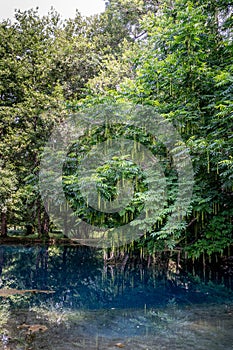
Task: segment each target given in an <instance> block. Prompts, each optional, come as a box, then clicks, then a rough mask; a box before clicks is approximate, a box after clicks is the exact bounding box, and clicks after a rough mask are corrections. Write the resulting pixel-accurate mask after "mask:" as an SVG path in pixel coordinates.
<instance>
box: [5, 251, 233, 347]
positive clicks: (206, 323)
mask: <svg viewBox="0 0 233 350" xmlns="http://www.w3.org/2000/svg"><path fill="white" fill-rule="evenodd" d="M0 272H1V280H0V283H1V288H0V302H1V304H0V334H1V338H0V339H1V343H0V349H4V350H13V349H14V350H37V349H38V350H39V349H47V350H50V349H51V350H52V349H56V350H74V349H87V350H92V349H95V350H97V349H99V350H105V349H117V348H124V349H131V350H134V349H135V350H136V349H149V350H155V349H169V350H170V349H190V348H191V349H202V350H208V349H211V350H221V349H227V350H228V349H233V292H232V277H231V276H225V277H224V275H221V274H219V273H218V272H216V271H208V279H207V278H206V276H205V273H202V274H199V275H197V274H195V275H194V276H193V274H191V273H189V272H188V271H183V270H182V269H180V270H179V271H176V269H174V262H171V263H170V264H169V266H168V267H167V266H166V267H164V266H163V265H162V264H160V263H159V262H158V264H156V265H150V266H149V267H146V266H144V265H143V263H141V262H140V261H136V260H135V261H132V260H131V259H129V260H128V261H126V259H123V260H122V262H121V263H119V264H113V262H111V261H108V262H106V261H105V262H104V260H103V252H101V251H98V250H93V249H90V248H86V247H72V246H70V247H40V246H37V247H7V246H1V247H0ZM211 277H212V280H211ZM6 290H7V291H6ZM17 290H20V291H21V292H20V294H18V293H17ZM32 290H33V292H30V291H32Z"/></svg>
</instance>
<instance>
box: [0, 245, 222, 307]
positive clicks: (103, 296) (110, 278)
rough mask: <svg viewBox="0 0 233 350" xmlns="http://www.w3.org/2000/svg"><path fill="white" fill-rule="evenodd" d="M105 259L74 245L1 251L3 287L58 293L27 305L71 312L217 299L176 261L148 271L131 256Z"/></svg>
mask: <svg viewBox="0 0 233 350" xmlns="http://www.w3.org/2000/svg"><path fill="white" fill-rule="evenodd" d="M105 258H106V259H105V260H103V251H101V250H97V249H95V248H90V247H84V246H80V247H79V246H75V245H74V246H65V247H56V246H53V247H49V246H37V247H27V248H26V247H25V248H21V247H20V248H19V247H1V249H0V268H2V281H3V287H10V288H17V289H20V290H22V289H41V290H50V291H55V292H56V293H54V294H48V295H46V294H43V295H30V296H27V302H28V305H32V303H37V304H39V303H41V302H46V303H50V304H51V305H59V307H62V308H72V309H80V308H82V309H101V308H108V309H109V308H131V307H132V308H134V307H138V308H141V307H145V305H146V307H153V306H155V305H157V306H158V305H160V306H164V305H166V304H167V303H168V302H169V301H170V300H173V301H174V302H176V303H179V304H189V303H190V302H191V303H196V302H204V301H208V300H209V298H210V297H211V295H213V293H212V292H213V288H212V289H211V293H212V294H210V293H209V294H208V288H207V287H205V288H204V287H203V286H201V280H199V281H197V279H196V280H195V278H194V277H192V276H191V275H190V274H188V273H184V272H183V271H182V269H181V271H179V273H177V271H176V266H175V264H176V263H175V262H174V263H173V264H171V262H170V263H169V264H168V263H167V260H166V259H165V260H164V262H163V261H162V259H161V260H158V261H157V264H151V265H150V266H148V262H147V260H144V261H143V259H139V258H137V259H134V258H133V257H132V256H131V255H130V253H126V254H125V255H124V256H122V257H121V259H120V260H118V261H114V260H113V259H111V256H110V257H109V258H108V257H105ZM202 289H203V291H202ZM215 289H216V288H215ZM221 293H222V292H221ZM221 293H220V294H221ZM224 293H225V292H224ZM224 293H223V294H224ZM223 294H222V295H223ZM224 296H226V294H224ZM23 297H24V296H22V298H23Z"/></svg>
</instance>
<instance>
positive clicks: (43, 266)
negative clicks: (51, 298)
mask: <svg viewBox="0 0 233 350" xmlns="http://www.w3.org/2000/svg"><path fill="white" fill-rule="evenodd" d="M48 257H49V251H48V246H45V247H40V248H38V253H37V256H36V270H35V275H34V279H35V281H36V284H38V283H39V285H40V288H42V289H47V288H48Z"/></svg>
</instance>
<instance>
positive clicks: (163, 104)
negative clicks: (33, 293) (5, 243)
mask: <svg viewBox="0 0 233 350" xmlns="http://www.w3.org/2000/svg"><path fill="white" fill-rule="evenodd" d="M232 9H233V6H232V4H231V2H230V1H227V0H198V1H192V0H189V1H188V0H162V1H157V0H109V1H106V9H105V12H103V13H102V14H100V15H95V16H91V17H82V16H81V14H80V13H79V12H78V11H77V12H76V16H75V18H74V19H69V20H65V21H61V18H60V16H59V14H58V13H57V12H56V11H55V10H53V9H51V11H50V13H48V15H47V16H44V17H40V16H39V15H38V11H37V10H29V11H26V12H22V11H20V10H18V11H16V13H15V20H14V21H12V22H11V21H10V20H4V21H2V22H1V23H0V41H1V47H0V211H1V239H5V238H6V239H7V237H9V236H12V234H13V233H15V232H17V230H19V229H20V230H21V231H22V232H23V233H24V235H25V237H38V238H39V239H42V240H46V239H49V237H51V235H53V237H56V235H57V237H59V232H58V228H57V227H56V224H55V222H53V218H52V217H49V215H48V213H47V211H46V208H45V205H44V201H43V200H42V198H41V195H40V189H39V173H40V162H41V158H42V154H43V151H44V148H45V145H46V144H47V142H48V140H49V137H50V135H51V132H52V130H53V129H54V127H55V126H57V125H62V123H63V122H64V121H65V120H67V119H68V118H69V117H70V115H75V114H78V113H85V111H86V110H88V111H89V110H90V108H94V110H99V109H101V108H103V109H104V108H107V107H108V106H110V107H112V106H115V107H114V108H116V106H118V105H119V106H127V105H128V104H131V105H135V106H143V107H144V108H150V109H151V110H152V109H153V111H155V112H156V113H157V114H158V115H160V116H162V117H163V118H164V119H165V120H167V121H169V123H171V124H172V125H173V126H174V128H175V129H176V130H177V132H178V133H179V135H180V136H181V139H182V140H183V142H184V143H185V145H186V147H187V149H188V150H189V154H190V158H191V161H192V169H193V174H194V175H193V176H194V184H193V194H192V200H191V203H190V205H189V208H188V210H187V211H186V213H185V214H184V215H183V214H182V218H181V220H180V221H179V223H178V224H177V225H176V226H175V227H170V228H169V229H166V230H162V229H161V227H162V226H166V223H167V221H168V217H169V214H170V212H171V207H172V205H174V203H175V200H176V196H177V188H176V187H177V174H176V172H175V171H174V168H173V166H172V160H171V152H168V150H167V149H166V147H164V145H163V144H162V143H161V141H160V140H158V139H156V138H154V137H153V136H154V135H150V134H148V133H146V132H144V131H143V129H140V125H137V130H136V131H135V130H133V129H132V128H130V127H129V128H127V130H125V128H124V127H122V125H120V123H119V124H115V125H110V126H109V128H108V130H107V131H106V126H103V127H101V126H99V125H98V126H95V123H94V121H95V118H94V116H93V127H92V128H91V129H89V130H87V132H86V133H84V135H83V136H82V138H81V140H79V142H76V143H75V142H74V143H73V145H72V147H71V148H70V150H69V154H68V156H67V161H66V164H65V166H64V176H63V185H64V191H65V193H66V197H67V200H68V201H69V203H70V205H71V207H72V208H74V211H76V213H77V215H78V216H79V217H80V216H81V217H82V218H84V219H85V220H86V221H87V222H88V223H90V224H95V225H102V226H108V227H117V228H118V227H119V230H120V227H121V225H123V224H125V223H129V222H130V221H131V220H133V219H135V218H137V216H138V215H139V213H140V211H141V210H142V207H143V205H144V200H145V201H148V200H149V199H148V198H149V197H150V192H149V191H148V183H147V182H146V181H145V179H144V175H143V171H142V170H143V169H141V168H140V167H139V166H137V165H136V164H135V163H134V162H132V161H129V160H128V159H127V158H126V157H115V158H114V157H113V158H112V159H111V160H108V161H107V162H106V164H105V165H104V166H99V168H98V169H97V172H98V176H97V182H98V186H97V188H98V191H99V195H100V196H101V197H103V198H110V199H111V198H114V196H115V195H116V182H117V179H118V178H119V177H122V176H124V177H125V178H126V179H129V180H132V179H134V180H135V179H136V180H135V181H134V197H133V200H132V201H131V202H130V203H129V204H128V206H127V207H126V208H125V210H122V211H121V212H120V213H114V214H112V215H105V216H104V217H103V216H102V215H100V214H101V213H100V212H98V211H94V210H93V208H91V207H88V205H87V203H85V200H84V199H83V198H82V194H80V192H79V190H78V182H77V174H76V173H75V169H76V166H77V164H78V162H80V160H81V159H82V157H83V154H84V153H85V152H88V151H89V150H90V149H91V148H92V146H93V145H95V144H97V143H98V142H106V140H107V139H108V138H110V139H111V138H113V139H114V138H115V137H118V136H119V137H121V136H122V135H123V134H125V135H126V137H127V138H128V139H129V140H130V139H131V140H136V141H137V143H140V144H142V145H144V146H145V147H146V148H147V149H150V151H151V152H152V153H153V154H154V155H156V156H157V157H159V159H160V160H161V166H162V169H163V172H164V174H165V175H166V177H167V197H168V198H167V205H166V206H165V207H164V208H163V209H162V210H161V212H160V213H159V217H157V218H156V219H154V222H152V225H151V226H150V230H149V231H148V232H144V235H143V236H142V237H141V238H140V239H139V240H138V241H137V242H135V245H136V244H137V245H138V247H139V248H140V249H144V250H146V251H148V252H149V253H150V254H151V253H153V252H155V251H157V250H166V249H182V250H185V251H186V252H187V253H189V254H190V255H191V256H193V257H199V256H200V255H201V254H203V253H205V254H207V255H211V254H212V253H223V252H227V251H228V253H229V254H231V247H232V238H233V155H232V149H233V98H232V96H233V60H232V52H233V37H232V34H233V33H232V31H233V29H232V28H233V17H232ZM103 106H104V107H103ZM106 106H107V107H106ZM119 108H121V107H119ZM122 108H125V107H122ZM155 122H156V121H155ZM90 124H91V121H90ZM80 149H81V151H80V152H79V151H78V150H80ZM122 174H123V175H122ZM82 180H83V181H88V179H87V178H84V179H82ZM149 219H150V221H151V220H152V221H153V218H151V217H150V218H149ZM146 220H147V218H145V219H143V220H139V221H140V223H139V224H140V225H143V221H145V222H146ZM166 227H167V226H166ZM63 234H64V232H63ZM65 234H66V232H65ZM131 245H133V243H131Z"/></svg>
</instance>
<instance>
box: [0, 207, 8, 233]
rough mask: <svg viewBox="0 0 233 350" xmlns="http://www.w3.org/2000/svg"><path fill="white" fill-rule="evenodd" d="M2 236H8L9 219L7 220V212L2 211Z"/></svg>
mask: <svg viewBox="0 0 233 350" xmlns="http://www.w3.org/2000/svg"><path fill="white" fill-rule="evenodd" d="M1 236H2V237H7V220H6V213H5V212H2V213H1Z"/></svg>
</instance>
